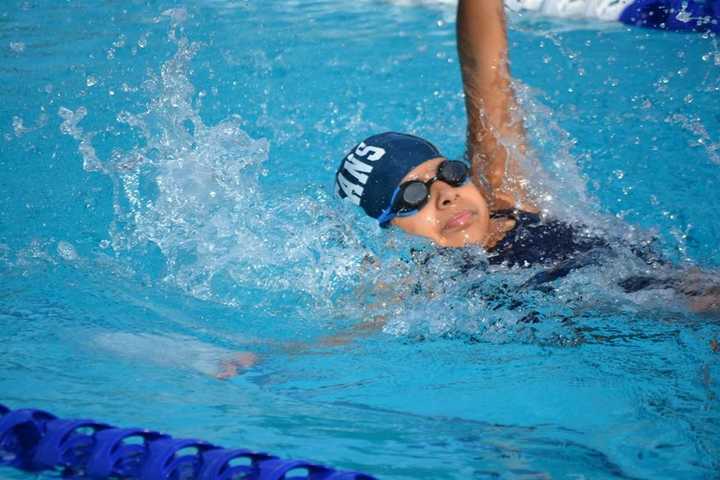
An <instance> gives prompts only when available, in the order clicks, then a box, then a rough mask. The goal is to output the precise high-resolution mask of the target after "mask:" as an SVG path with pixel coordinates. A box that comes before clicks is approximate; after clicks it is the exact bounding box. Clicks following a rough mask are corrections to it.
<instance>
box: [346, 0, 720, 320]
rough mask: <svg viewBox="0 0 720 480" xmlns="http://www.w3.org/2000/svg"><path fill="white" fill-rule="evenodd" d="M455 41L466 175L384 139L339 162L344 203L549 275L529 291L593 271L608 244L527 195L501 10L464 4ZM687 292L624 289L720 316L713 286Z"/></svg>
mask: <svg viewBox="0 0 720 480" xmlns="http://www.w3.org/2000/svg"><path fill="white" fill-rule="evenodd" d="M456 33H457V45H458V55H459V59H460V68H461V73H462V82H463V89H464V92H465V107H466V115H467V158H468V159H469V165H468V163H466V162H464V161H459V160H450V159H448V158H446V157H444V156H443V155H442V154H441V153H440V151H439V150H438V149H437V148H436V147H435V146H434V145H433V144H432V143H430V142H429V141H427V140H425V139H422V138H419V137H416V136H414V135H409V134H405V133H396V132H386V133H380V134H377V135H373V136H371V137H369V138H367V139H365V140H364V141H362V142H360V143H359V144H358V145H357V146H355V147H354V148H353V149H352V150H351V151H350V152H349V153H348V154H347V155H346V156H345V157H344V158H343V160H342V162H341V164H340V167H339V169H338V171H337V173H336V176H335V182H336V191H337V193H338V195H339V196H340V197H341V198H343V199H345V200H347V201H350V202H352V203H353V204H355V205H358V206H359V207H360V208H361V209H362V210H363V211H364V212H365V213H366V214H367V215H369V216H370V217H372V218H374V219H375V220H376V221H377V222H378V224H379V225H380V227H382V228H398V229H400V230H402V231H404V232H405V233H407V234H409V235H413V236H419V237H424V238H426V239H429V240H430V241H431V242H432V243H433V244H435V245H437V246H439V247H448V248H459V247H468V246H479V247H482V248H483V249H484V250H485V251H486V252H487V254H488V258H487V260H488V262H489V263H490V264H503V265H507V266H510V267H512V266H519V267H529V266H537V265H543V266H547V267H550V268H549V269H548V270H545V271H542V272H541V273H539V274H537V275H535V276H534V277H532V278H531V279H530V280H529V281H528V282H526V284H525V285H524V286H525V287H530V288H532V287H536V286H538V285H540V284H545V283H548V282H551V281H553V280H555V279H557V278H560V277H563V276H565V275H567V274H568V273H569V272H570V271H572V270H574V269H577V268H580V267H582V266H585V265H588V264H593V263H597V261H598V260H597V259H598V255H597V252H598V251H603V250H604V251H607V250H608V249H609V244H608V241H607V240H606V239H604V238H602V237H595V236H588V235H587V234H584V233H583V229H581V228H578V226H573V225H570V224H567V223H564V222H561V221H558V220H554V219H548V218H543V216H541V215H540V209H539V208H538V205H537V204H536V202H534V201H533V199H532V195H531V194H530V191H529V187H531V186H532V184H533V179H532V178H531V177H529V176H528V175H527V173H526V172H524V171H523V169H522V166H521V162H520V161H521V159H522V158H524V156H525V155H526V153H527V143H526V139H525V132H524V127H523V123H522V118H521V115H520V114H519V111H518V105H517V103H516V100H515V96H514V93H513V88H512V82H511V80H512V79H511V75H510V70H509V65H508V41H507V32H506V22H505V14H504V5H503V2H502V1H501V0H459V2H458V8H457V32H456ZM441 250H442V249H441ZM636 253H637V254H638V256H639V257H640V258H641V259H642V260H644V261H645V262H646V263H648V264H649V265H653V264H658V263H660V264H661V263H663V260H662V259H660V258H659V257H658V256H657V255H654V254H653V253H652V252H649V251H640V249H638V251H637V252H636ZM691 283H692V282H690V280H688V279H684V278H680V276H675V277H674V278H662V279H656V278H648V277H644V276H638V277H631V278H626V279H623V280H622V281H620V282H619V285H620V287H621V288H623V289H624V290H625V291H626V292H636V291H639V290H641V289H645V288H653V287H654V288H672V289H673V290H675V291H676V292H677V293H679V294H681V295H684V296H685V297H687V298H688V306H689V307H690V308H691V309H694V310H702V311H708V310H715V311H718V310H720V289H719V288H718V283H717V281H716V280H715V281H710V282H697V281H694V283H692V284H691ZM690 297H694V298H692V299H691V298H690Z"/></svg>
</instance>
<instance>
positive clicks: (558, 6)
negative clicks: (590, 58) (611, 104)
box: [388, 0, 633, 21]
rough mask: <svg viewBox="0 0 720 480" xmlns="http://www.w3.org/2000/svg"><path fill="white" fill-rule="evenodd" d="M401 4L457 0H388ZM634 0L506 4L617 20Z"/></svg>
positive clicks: (445, 6) (448, 4)
mask: <svg viewBox="0 0 720 480" xmlns="http://www.w3.org/2000/svg"><path fill="white" fill-rule="evenodd" d="M388 1H389V2H390V3H392V4H395V5H399V6H425V7H431V8H440V9H442V10H445V11H449V10H451V9H453V8H454V7H455V6H456V5H457V0H388ZM631 3H633V0H505V6H506V7H507V8H508V9H510V10H512V11H514V12H521V11H531V12H538V13H541V14H543V15H548V16H551V17H559V18H594V19H598V20H607V21H612V20H617V19H618V18H620V14H621V13H622V11H623V10H624V9H625V8H626V7H627V6H628V5H630V4H631Z"/></svg>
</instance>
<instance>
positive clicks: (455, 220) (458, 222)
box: [443, 210, 475, 233]
mask: <svg viewBox="0 0 720 480" xmlns="http://www.w3.org/2000/svg"><path fill="white" fill-rule="evenodd" d="M474 219H475V213H473V212H471V211H470V210H461V211H459V212H458V213H456V214H455V215H453V216H452V217H450V220H448V221H447V223H445V226H444V227H443V232H444V233H451V232H457V231H458V230H462V229H464V228H466V227H467V226H468V225H470V224H471V223H472V222H473V220H474Z"/></svg>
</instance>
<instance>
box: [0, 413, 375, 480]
mask: <svg viewBox="0 0 720 480" xmlns="http://www.w3.org/2000/svg"><path fill="white" fill-rule="evenodd" d="M0 466H8V467H14V468H18V469H21V470H25V471H29V472H39V471H43V470H52V471H54V472H56V473H59V474H60V475H62V477H63V478H74V479H94V480H100V479H106V478H122V479H128V480H130V479H132V480H376V479H375V477H372V476H370V475H366V474H364V473H358V472H348V471H339V470H335V469H333V468H330V467H327V466H324V465H319V464H316V463H311V462H306V461H302V460H283V459H280V458H278V457H276V456H274V455H270V454H267V453H261V452H254V451H250V450H245V449H226V448H223V447H219V446H217V445H213V444H210V443H208V442H205V441H202V440H196V439H174V438H172V437H171V436H170V435H167V434H163V433H158V432H154V431H151V430H145V429H141V428H116V427H113V426H112V425H108V424H106V423H101V422H96V421H95V420H88V419H82V420H63V419H60V418H57V417H56V416H55V415H53V414H51V413H48V412H46V411H43V410H36V409H19V410H10V409H9V408H7V407H6V406H4V405H2V404H0Z"/></svg>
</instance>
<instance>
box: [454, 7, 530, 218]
mask: <svg viewBox="0 0 720 480" xmlns="http://www.w3.org/2000/svg"><path fill="white" fill-rule="evenodd" d="M457 45H458V54H459V57H460V68H461V71H462V79H463V87H464V89H465V108H466V110H467V118H468V131H467V135H468V137H467V143H468V153H469V155H470V159H471V162H472V171H473V178H474V179H475V180H476V182H477V183H478V184H480V185H483V186H487V187H489V188H490V192H487V193H488V194H489V195H490V198H489V200H490V202H491V207H493V208H506V207H508V206H511V205H508V204H512V205H515V206H522V207H524V208H528V209H534V206H533V205H532V203H531V202H530V201H529V200H528V197H527V191H526V184H527V180H526V178H525V177H524V176H523V174H522V171H521V168H520V164H519V159H520V158H521V157H522V156H523V155H525V150H526V146H525V132H524V129H523V125H522V121H521V119H520V118H519V114H518V112H517V105H516V103H515V96H514V93H513V90H512V85H511V77H510V70H509V67H508V42H507V31H506V27H505V13H504V9H503V2H502V0H460V1H459V2H458V11H457ZM483 178H484V179H485V181H483V180H482V179H483Z"/></svg>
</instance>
